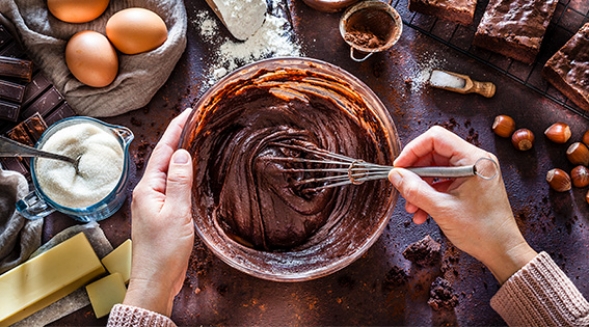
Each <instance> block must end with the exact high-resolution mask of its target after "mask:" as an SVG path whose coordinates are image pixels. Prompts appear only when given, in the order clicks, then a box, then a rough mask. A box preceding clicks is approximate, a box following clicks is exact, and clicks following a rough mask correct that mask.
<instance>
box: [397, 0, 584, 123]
mask: <svg viewBox="0 0 589 327" xmlns="http://www.w3.org/2000/svg"><path fill="white" fill-rule="evenodd" d="M408 1H409V0H391V1H390V4H391V5H392V6H393V7H395V9H396V10H397V11H398V12H399V14H400V15H401V18H402V19H403V23H404V24H405V25H406V26H408V27H411V28H413V29H415V30H417V31H419V32H421V33H423V34H425V35H428V36H430V37H431V38H433V39H435V40H437V41H439V42H441V43H443V44H445V45H447V46H448V47H450V48H452V49H454V50H456V51H458V52H460V53H462V54H465V55H467V56H469V57H471V58H473V59H475V60H477V61H480V62H482V63H484V64H486V65H488V66H490V67H492V68H493V69H495V70H497V71H499V72H501V73H502V74H504V75H506V76H508V77H509V78H511V79H513V80H514V81H516V82H518V83H521V84H523V85H525V86H527V87H529V88H531V89H533V90H534V91H536V92H538V93H540V94H541V95H543V96H545V97H546V98H548V99H550V100H552V101H554V102H555V103H557V104H559V105H561V106H563V107H565V108H566V109H568V110H571V111H572V112H574V113H576V114H578V115H580V116H582V117H584V118H586V119H589V112H587V111H585V110H583V109H580V108H579V107H577V106H576V105H575V104H574V103H573V102H572V101H570V100H569V99H567V98H566V97H565V96H564V95H563V94H562V93H560V92H559V91H558V90H557V89H555V88H554V87H553V86H552V85H550V83H548V82H547V81H546V80H545V79H544V78H542V75H541V71H542V67H544V64H545V63H546V61H547V60H548V59H549V58H550V57H551V56H552V55H553V54H554V53H555V52H556V51H558V49H560V48H561V47H562V46H563V45H564V44H565V43H566V42H567V41H568V40H569V39H570V38H571V37H572V36H573V35H574V34H575V33H576V32H577V30H578V29H579V28H580V27H581V26H583V24H585V23H587V22H589V1H588V0H560V1H559V3H558V5H557V7H556V11H555V13H554V16H553V18H552V21H551V22H550V25H549V26H548V29H547V31H546V35H545V36H544V40H543V42H542V47H541V48H540V53H539V54H538V56H537V58H536V61H535V62H534V63H533V64H532V65H527V64H524V63H521V62H518V61H516V60H512V59H510V58H507V57H504V56H502V55H499V54H495V53H493V52H490V51H487V50H484V49H481V48H477V47H475V46H473V45H472V40H473V38H474V34H475V32H476V28H477V26H478V24H479V22H480V20H481V18H482V16H483V13H484V12H485V8H486V7H487V4H488V2H489V1H488V0H479V1H478V3H477V9H476V11H475V17H474V23H473V24H472V25H470V26H462V25H459V24H456V23H452V22H448V21H444V20H441V19H437V18H435V17H433V16H428V15H423V14H420V13H416V12H411V11H409V9H408Z"/></svg>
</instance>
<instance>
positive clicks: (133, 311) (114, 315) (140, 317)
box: [107, 304, 176, 327]
mask: <svg viewBox="0 0 589 327" xmlns="http://www.w3.org/2000/svg"><path fill="white" fill-rule="evenodd" d="M136 326H154V327H155V326H157V327H176V324H175V323H174V322H173V321H172V319H170V318H169V317H167V316H164V315H162V314H159V313H157V312H154V311H150V310H147V309H143V308H139V307H135V306H132V305H125V304H116V305H115V306H114V307H113V308H112V310H110V315H109V317H108V324H107V327H136Z"/></svg>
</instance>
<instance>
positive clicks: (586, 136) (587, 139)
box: [581, 130, 589, 146]
mask: <svg viewBox="0 0 589 327" xmlns="http://www.w3.org/2000/svg"><path fill="white" fill-rule="evenodd" d="M581 141H583V144H585V145H586V146H589V130H587V131H586V132H585V134H583V139H582V140H581Z"/></svg>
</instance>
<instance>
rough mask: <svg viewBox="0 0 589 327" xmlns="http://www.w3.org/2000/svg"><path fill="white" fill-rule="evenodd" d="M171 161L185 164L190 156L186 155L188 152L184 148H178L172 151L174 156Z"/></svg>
mask: <svg viewBox="0 0 589 327" xmlns="http://www.w3.org/2000/svg"><path fill="white" fill-rule="evenodd" d="M172 160H173V162H174V163H175V164H180V165H183V164H186V163H188V160H190V156H189V155H188V152H187V151H186V150H182V149H181V150H178V151H176V152H175V153H174V157H173V158H172Z"/></svg>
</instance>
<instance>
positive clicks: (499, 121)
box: [492, 115, 515, 138]
mask: <svg viewBox="0 0 589 327" xmlns="http://www.w3.org/2000/svg"><path fill="white" fill-rule="evenodd" d="M492 129H493V132H495V134H497V135H499V136H501V137H505V138H507V137H510V136H511V134H513V131H515V121H514V120H513V118H511V117H509V116H507V115H498V116H496V117H495V120H494V121H493V127H492Z"/></svg>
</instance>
